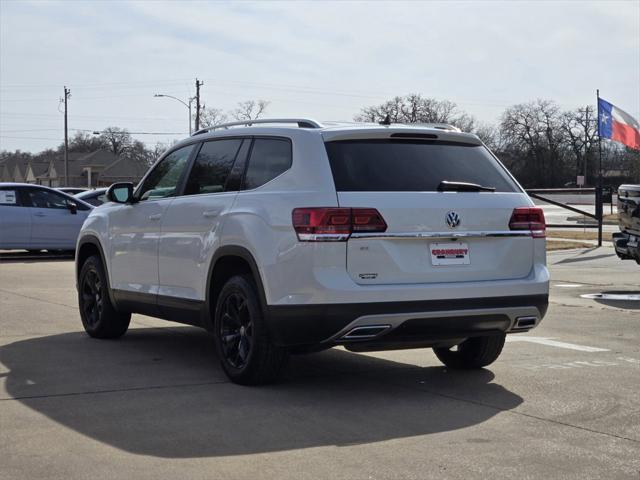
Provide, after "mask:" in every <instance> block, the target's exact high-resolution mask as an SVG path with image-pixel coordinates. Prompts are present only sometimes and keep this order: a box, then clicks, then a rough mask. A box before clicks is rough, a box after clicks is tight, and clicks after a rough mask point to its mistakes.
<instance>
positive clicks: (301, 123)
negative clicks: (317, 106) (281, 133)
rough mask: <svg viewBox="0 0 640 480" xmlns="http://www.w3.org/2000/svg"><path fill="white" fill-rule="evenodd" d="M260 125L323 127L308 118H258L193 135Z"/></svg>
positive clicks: (201, 130)
mask: <svg viewBox="0 0 640 480" xmlns="http://www.w3.org/2000/svg"><path fill="white" fill-rule="evenodd" d="M262 123H285V124H297V125H298V127H299V128H322V127H323V125H322V124H321V123H319V122H316V121H315V120H312V119H310V118H258V119H256V120H241V121H238V122H228V123H220V124H218V125H214V126H212V127H207V128H201V129H200V130H198V131H197V132H195V133H194V134H193V135H191V136H192V137H193V136H194V135H200V134H201V133H206V132H209V131H211V130H217V129H220V128H225V129H226V128H229V127H240V126H245V127H250V126H252V125H255V124H262Z"/></svg>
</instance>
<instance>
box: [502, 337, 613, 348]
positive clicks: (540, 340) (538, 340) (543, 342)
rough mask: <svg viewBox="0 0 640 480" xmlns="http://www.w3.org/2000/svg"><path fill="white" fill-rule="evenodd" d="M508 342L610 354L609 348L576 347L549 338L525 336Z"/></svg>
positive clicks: (513, 338)
mask: <svg viewBox="0 0 640 480" xmlns="http://www.w3.org/2000/svg"><path fill="white" fill-rule="evenodd" d="M507 341H508V342H529V343H537V344H539V345H547V346H549V347H558V348H567V349H569V350H578V351H579V352H608V351H610V350H609V349H607V348H599V347H587V346H585V345H576V344H575V343H567V342H558V341H557V340H553V339H552V338H547V337H525V336H514V335H513V336H512V335H509V336H507Z"/></svg>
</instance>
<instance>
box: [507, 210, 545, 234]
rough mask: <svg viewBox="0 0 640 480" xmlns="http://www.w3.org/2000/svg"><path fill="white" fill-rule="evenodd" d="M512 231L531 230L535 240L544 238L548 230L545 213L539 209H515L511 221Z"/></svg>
mask: <svg viewBox="0 0 640 480" xmlns="http://www.w3.org/2000/svg"><path fill="white" fill-rule="evenodd" d="M509 228H510V229H511V230H529V231H531V236H533V237H534V238H544V237H545V236H546V233H545V230H546V228H547V225H546V222H545V220H544V212H543V211H542V209H541V208H539V207H520V208H514V210H513V213H512V214H511V220H509Z"/></svg>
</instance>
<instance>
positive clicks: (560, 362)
mask: <svg viewBox="0 0 640 480" xmlns="http://www.w3.org/2000/svg"><path fill="white" fill-rule="evenodd" d="M549 263H550V266H551V271H552V276H553V287H552V304H551V306H550V310H549V313H548V315H547V317H546V318H545V320H544V321H543V323H542V325H541V326H540V327H539V328H538V329H536V330H534V331H532V332H530V333H527V334H519V335H515V336H511V337H510V341H509V343H508V344H507V345H506V346H505V350H504V352H503V354H502V356H501V357H500V359H499V360H498V361H497V362H496V363H495V364H493V365H492V366H490V367H489V368H487V369H484V370H480V371H475V372H455V371H449V370H447V369H445V368H443V367H442V366H441V365H440V364H439V362H438V361H437V359H436V358H435V356H434V355H433V354H432V352H431V351H430V350H406V351H401V352H385V353H380V354H354V353H349V352H346V351H344V350H339V349H333V350H330V351H326V352H323V353H319V354H315V355H309V356H302V357H294V358H293V360H292V362H291V364H290V366H289V369H288V371H287V374H286V376H285V379H284V380H283V381H282V382H281V383H279V384H277V385H272V386H269V387H262V388H248V387H240V386H236V385H233V384H231V383H229V382H228V381H227V380H226V378H225V376H224V375H223V373H222V371H221V369H220V368H219V366H218V363H217V358H216V355H215V353H214V351H213V348H212V342H211V340H210V338H209V337H208V335H207V334H206V333H204V332H202V331H200V330H198V329H196V328H189V327H182V326H179V325H177V324H172V323H165V322H162V321H159V320H154V319H151V318H148V317H143V316H135V317H134V321H133V322H132V328H131V330H130V331H129V332H128V334H127V335H126V336H125V337H124V338H123V339H121V340H119V341H99V340H93V339H90V338H88V337H87V336H86V335H85V334H84V333H83V332H82V331H81V326H80V320H79V317H78V312H77V307H76V298H75V291H74V286H73V283H74V280H73V263H72V262H70V261H69V260H64V259H62V260H57V259H50V258H48V257H43V258H38V259H36V260H27V259H24V257H19V256H7V255H1V254H0V478H2V479H22V478H28V479H65V480H68V479H75V478H93V479H110V478H135V479H154V480H157V479H164V478H170V479H176V478H178V479H191V478H194V479H202V478H211V479H254V478H277V479H324V478H330V479H425V478H437V479H443V478H454V479H458V478H459V479H470V478H492V479H498V478H505V479H506V478H509V479H513V478H518V479H528V478H532V479H533V478H545V479H546V478H563V479H565V478H567V479H572V478H575V479H590V478H594V479H596V478H597V479H602V478H607V479H611V478H614V479H615V478H624V479H634V480H638V479H640V302H637V301H636V302H626V303H625V302H617V303H615V302H613V303H612V302H608V301H607V302H606V303H603V302H602V301H600V302H597V301H594V300H591V299H585V298H582V297H581V296H580V295H582V294H588V293H597V292H603V291H619V290H635V291H636V292H638V291H640V266H638V265H636V264H635V263H633V262H621V261H619V260H618V259H617V258H616V257H615V256H614V255H613V251H612V250H611V249H608V248H602V249H594V250H590V251H586V252H585V251H582V252H577V251H571V252H559V253H552V254H550V255H549Z"/></svg>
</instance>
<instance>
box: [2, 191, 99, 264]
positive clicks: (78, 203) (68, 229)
mask: <svg viewBox="0 0 640 480" xmlns="http://www.w3.org/2000/svg"><path fill="white" fill-rule="evenodd" d="M92 208H93V207H92V206H91V205H89V204H88V203H85V202H83V201H82V200H79V199H76V198H73V197H72V196H70V195H68V194H66V193H62V192H60V191H58V190H55V189H53V188H48V187H43V186H40V185H31V184H28V183H0V249H6V250H11V249H24V250H31V251H39V250H74V249H75V248H76V242H77V240H78V233H79V232H80V227H82V223H83V222H84V220H85V219H86V218H87V216H88V215H89V212H90V211H91V209H92Z"/></svg>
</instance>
